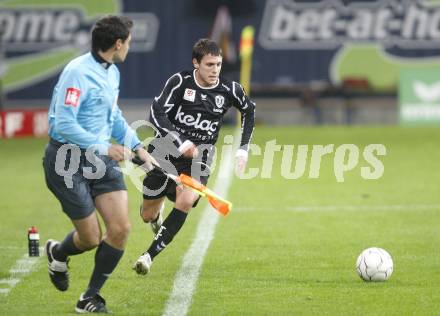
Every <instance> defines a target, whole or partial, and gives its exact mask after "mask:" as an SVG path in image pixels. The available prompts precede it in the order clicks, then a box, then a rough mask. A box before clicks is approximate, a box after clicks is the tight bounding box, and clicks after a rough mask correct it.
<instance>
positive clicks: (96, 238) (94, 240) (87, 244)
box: [79, 233, 101, 251]
mask: <svg viewBox="0 0 440 316" xmlns="http://www.w3.org/2000/svg"><path fill="white" fill-rule="evenodd" d="M79 241H80V243H81V249H83V250H86V251H87V250H92V249H94V248H96V247H98V245H99V243H100V242H101V234H100V233H96V234H88V235H85V236H79Z"/></svg>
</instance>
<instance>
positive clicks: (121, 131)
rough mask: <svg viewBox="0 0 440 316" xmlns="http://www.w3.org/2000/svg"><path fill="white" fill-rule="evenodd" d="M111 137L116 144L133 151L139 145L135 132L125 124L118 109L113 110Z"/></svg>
mask: <svg viewBox="0 0 440 316" xmlns="http://www.w3.org/2000/svg"><path fill="white" fill-rule="evenodd" d="M112 137H113V138H114V139H115V140H116V142H117V143H118V144H121V145H124V146H126V147H128V148H130V149H134V148H135V147H137V145H139V144H140V143H141V141H140V140H139V138H138V136H137V134H136V132H135V131H134V130H133V129H132V128H131V127H130V126H129V125H128V124H127V121H126V120H125V118H124V117H123V116H122V111H121V109H120V108H119V107H117V108H116V109H115V113H114V121H113V128H112Z"/></svg>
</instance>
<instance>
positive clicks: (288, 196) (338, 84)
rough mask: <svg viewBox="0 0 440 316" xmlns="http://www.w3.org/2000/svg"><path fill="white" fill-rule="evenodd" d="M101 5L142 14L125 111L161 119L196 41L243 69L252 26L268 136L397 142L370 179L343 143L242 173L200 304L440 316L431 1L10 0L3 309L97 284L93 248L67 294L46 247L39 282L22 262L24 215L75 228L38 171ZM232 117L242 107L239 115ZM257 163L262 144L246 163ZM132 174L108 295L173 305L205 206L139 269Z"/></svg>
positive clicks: (438, 61) (438, 35)
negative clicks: (369, 271) (364, 256)
mask: <svg viewBox="0 0 440 316" xmlns="http://www.w3.org/2000/svg"><path fill="white" fill-rule="evenodd" d="M104 14H124V15H128V16H130V17H132V18H133V19H134V20H135V28H134V30H133V41H132V47H131V52H130V54H129V56H128V59H127V61H126V62H125V63H124V64H122V65H119V68H120V70H121V78H122V79H121V87H120V88H121V93H120V101H119V105H120V107H121V109H122V110H123V112H124V114H125V116H126V118H127V120H128V121H129V122H132V121H134V120H137V119H146V118H147V117H148V107H149V105H150V102H151V100H152V98H153V97H154V96H155V95H157V94H159V93H160V90H161V88H162V87H163V84H164V83H165V81H166V80H167V78H168V77H169V76H170V75H171V74H173V73H175V72H177V71H180V70H183V69H191V68H192V64H191V48H192V45H193V43H194V42H195V41H196V40H197V39H198V38H201V37H211V38H213V39H215V40H217V41H218V42H219V44H220V45H221V47H222V48H223V53H224V63H223V71H222V74H223V75H224V76H226V77H229V78H230V79H234V80H240V78H243V76H246V74H244V73H243V72H241V68H242V66H243V65H242V64H243V62H242V60H241V59H240V47H241V44H249V41H247V40H243V39H242V38H241V34H242V31H243V29H244V28H245V27H246V26H252V27H253V28H254V32H255V37H254V41H253V43H254V48H253V55H252V59H251V60H252V63H251V67H250V68H251V74H250V82H249V83H244V84H245V85H246V87H247V89H248V90H250V94H251V96H252V98H253V99H254V100H255V101H256V103H257V117H256V118H257V124H258V127H257V129H256V132H255V138H254V141H255V143H256V144H258V145H260V146H261V147H264V145H265V144H267V141H268V140H271V139H276V140H277V143H278V144H281V145H291V144H294V145H295V146H296V145H297V144H307V145H312V144H323V145H326V144H356V145H357V146H359V147H361V148H363V146H365V145H368V144H372V143H376V144H384V145H385V146H386V148H387V155H386V156H384V157H382V158H383V162H384V165H385V173H384V176H383V177H382V178H381V179H378V180H377V181H366V180H364V179H362V178H361V177H360V176H359V175H360V173H359V167H360V165H359V166H358V167H357V168H356V169H354V170H352V171H351V173H349V174H348V175H347V177H346V178H347V181H346V182H345V183H336V180H335V177H334V170H333V158H332V156H331V155H330V156H327V157H325V158H323V162H322V165H321V173H320V177H319V179H311V177H309V178H307V175H305V176H304V177H302V178H301V179H297V180H296V181H292V180H288V179H286V178H284V177H282V176H280V175H279V170H278V169H279V166H280V164H281V156H280V155H279V153H277V154H276V155H275V158H274V160H273V166H274V170H275V172H274V173H273V175H272V177H271V178H270V179H264V178H263V177H258V178H256V179H254V180H252V181H247V182H246V183H241V182H240V181H239V180H238V179H234V181H233V182H232V187H231V189H230V194H229V195H230V199H231V200H232V201H233V202H234V203H235V208H234V210H233V211H232V212H231V215H230V216H229V217H228V218H227V219H226V220H221V221H220V222H219V226H218V228H217V233H216V238H215V239H214V240H213V244H212V246H211V248H209V251H208V254H207V257H206V260H205V264H206V267H205V268H204V269H203V270H202V273H201V275H200V280H199V282H200V283H199V284H200V285H199V286H198V288H197V292H196V294H195V296H194V298H193V303H192V305H191V309H190V314H195V315H219V314H222V315H238V314H244V315H274V314H280V315H281V314H282V315H287V314H295V315H307V314H310V315H365V314H367V313H368V314H370V315H402V314H403V315H405V314H419V315H434V314H436V313H437V314H439V309H438V304H439V302H440V294H439V293H440V287H439V284H440V276H439V274H438V267H439V266H440V254H439V252H438V244H439V243H440V231H439V229H438V224H439V223H440V213H439V211H440V197H439V195H438V183H439V181H440V173H439V172H438V171H439V167H438V161H439V159H440V152H439V149H438V137H439V136H440V130H439V129H438V124H439V122H440V1H436V0H424V1H405V0H401V1H346V0H335V1H289V0H266V1H258V0H240V1H234V0H211V1H206V0H167V1H136V0H78V1H67V0H34V1H31V0H0V38H1V41H0V76H1V85H0V87H1V93H0V96H1V98H0V138H1V139H0V161H1V164H0V175H1V176H2V180H3V183H2V184H1V186H2V187H1V191H0V192H1V198H0V209H1V212H2V217H3V219H2V222H1V223H0V234H1V242H0V250H1V251H2V255H1V256H0V314H5V315H6V314H28V313H29V312H31V311H32V313H33V314H41V315H43V314H51V313H53V314H59V313H66V312H70V311H72V308H73V306H72V304H73V302H75V301H76V299H77V294H78V293H79V291H80V290H81V289H82V287H84V285H85V284H86V282H87V277H88V273H89V271H88V270H87V268H84V267H88V266H91V262H92V260H93V256H92V255H89V256H88V257H86V258H88V259H86V260H88V261H86V264H85V265H83V266H80V262H81V261H80V260H78V261H75V260H73V262H72V275H74V278H75V280H76V283H74V284H73V285H72V287H73V288H72V291H69V292H68V293H66V294H60V293H56V291H55V290H53V289H52V288H51V289H50V290H49V289H46V288H47V287H49V286H50V284H49V283H48V280H47V275H46V270H45V262H43V260H40V261H39V265H37V268H35V269H36V271H37V272H36V273H33V274H31V275H30V276H26V278H27V279H26V280H28V281H30V282H20V283H19V284H18V285H17V282H16V283H14V282H15V281H14V280H16V274H14V273H12V272H11V271H12V270H13V268H11V267H15V266H16V264H17V262H18V261H17V260H19V259H20V258H21V257H22V255H23V253H25V252H26V242H27V241H26V238H25V237H26V236H25V233H26V229H27V227H28V226H31V225H37V226H38V227H39V228H40V230H41V235H42V241H44V240H45V239H47V238H49V237H52V236H53V237H55V238H61V236H63V234H64V233H65V232H66V231H67V230H68V229H69V228H70V227H71V226H70V223H69V222H68V220H67V218H65V217H63V215H62V214H61V212H59V210H58V209H59V205H58V204H57V202H56V200H55V199H54V198H53V197H52V196H51V195H50V192H49V191H48V190H47V189H46V187H45V185H44V179H43V175H42V171H41V168H40V163H41V160H40V159H41V155H42V152H43V149H44V145H45V143H46V132H47V109H48V106H49V99H50V97H51V93H52V89H53V86H54V84H55V83H56V81H57V76H58V74H59V73H60V71H61V70H62V68H63V66H64V65H65V64H66V63H67V62H68V61H69V60H70V59H71V58H73V57H74V56H77V55H80V54H82V53H83V52H86V51H88V50H89V43H88V34H89V31H90V27H91V26H92V24H93V22H94V21H95V20H96V19H97V18H98V17H100V16H102V15H104ZM247 66H248V69H249V65H247ZM235 120H236V115H235V113H229V116H228V122H230V123H231V125H234V124H235ZM323 125H324V126H323ZM372 125H374V127H373V126H372ZM231 131H232V128H231V129H228V130H227V132H231ZM281 151H283V149H281ZM262 160H263V159H262V156H257V155H251V159H250V166H251V167H252V166H253V167H255V166H261V164H262ZM361 164H362V163H361ZM364 165H365V164H364ZM277 172H278V173H277ZM129 185H130V188H129V194H130V207H131V210H133V211H132V214H131V217H132V222H133V233H132V235H131V237H130V238H131V239H130V241H129V245H128V248H127V252H126V255H125V256H124V258H123V261H122V262H121V266H120V267H119V268H118V269H117V271H116V275H115V277H114V278H112V282H114V283H113V285H112V286H111V287H110V286H109V287H108V288H106V290H105V291H106V292H105V293H104V294H109V296H108V297H109V298H108V300H109V304H111V305H110V308H111V309H113V310H115V312H117V313H120V314H161V313H162V312H163V308H164V306H165V304H166V302H167V299H168V297H169V294H170V291H171V289H172V284H173V278H174V275H175V272H176V271H177V270H178V269H179V266H180V263H181V258H182V257H183V255H184V253H185V251H186V249H187V248H188V245H189V241H191V240H192V238H194V231H195V229H196V225H197V223H198V220H199V219H200V217H201V215H200V213H201V210H200V211H196V212H194V214H192V216H191V217H190V219H189V221H188V222H187V223H188V224H186V226H185V227H184V229H183V230H182V233H181V235H179V238H176V240H175V242H173V246H172V247H171V246H170V248H169V249H167V251H166V252H164V254H163V257H160V258H159V259H158V260H157V261H158V263H157V264H156V266H155V267H154V269H155V270H154V273H153V274H152V275H151V278H150V276H149V277H148V281H145V279H141V278H137V277H135V276H133V275H132V274H131V271H129V267H130V265H131V263H132V262H133V260H134V259H136V258H137V256H138V254H139V251H140V249H143V248H144V247H145V235H146V233H145V227H144V225H143V224H141V223H140V220H139V218H138V215H137V211H135V210H137V209H138V203H139V200H140V196H139V193H138V192H137V191H136V190H135V188H133V187H132V184H130V183H129ZM23 192H24V193H23ZM202 205H205V203H203V204H202ZM198 209H200V207H199V208H198ZM54 214H56V215H54ZM148 233H149V232H148ZM217 235H218V236H219V237H217ZM147 237H148V238H150V237H152V236H150V235H148V236H147ZM188 240H189V241H188ZM371 246H380V247H383V248H385V249H387V250H388V251H389V252H390V253H391V254H392V256H393V258H394V259H395V264H396V270H395V273H394V275H393V277H392V278H391V280H390V281H389V282H386V284H379V285H378V284H375V285H374V284H373V285H369V286H366V285H365V284H364V283H362V282H361V281H360V279H358V277H357V276H356V273H355V269H354V262H355V259H356V257H357V255H358V254H359V253H360V252H361V250H362V249H364V248H367V247H371ZM86 256H87V255H86ZM219 258H221V260H219ZM177 259H178V260H177ZM87 264H89V265H87ZM19 277H20V278H24V277H25V276H20V275H19ZM17 278H18V277H17ZM20 278H18V280H20ZM78 280H80V281H78ZM11 284H12V285H11ZM127 284H129V285H130V290H127ZM14 287H15V288H14ZM12 288H14V290H13V291H11V292H9V291H10V290H11V289H12ZM35 289H45V290H44V291H36V290H35ZM2 293H3V294H7V293H10V294H9V296H1V294H2ZM133 293H136V295H133ZM139 293H141V294H139ZM151 293H154V295H150V294H151ZM54 297H55V298H56V303H54V304H53V305H52V306H50V310H49V311H48V310H47V302H48V301H51V302H52V300H53V298H54ZM23 298H26V300H23ZM106 298H107V296H106ZM117 302H118V303H121V304H120V305H119V306H117V307H116V306H114V305H116V303H117ZM127 302H128V303H127Z"/></svg>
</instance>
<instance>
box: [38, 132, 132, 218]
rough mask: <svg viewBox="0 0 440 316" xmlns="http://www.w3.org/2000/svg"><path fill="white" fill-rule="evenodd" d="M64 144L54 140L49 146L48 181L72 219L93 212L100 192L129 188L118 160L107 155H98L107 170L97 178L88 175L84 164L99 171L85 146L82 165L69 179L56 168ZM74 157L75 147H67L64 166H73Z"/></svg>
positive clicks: (46, 162) (46, 163)
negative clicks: (70, 148) (86, 151)
mask: <svg viewBox="0 0 440 316" xmlns="http://www.w3.org/2000/svg"><path fill="white" fill-rule="evenodd" d="M62 145H64V144H62V143H59V142H57V141H55V140H53V139H52V140H50V142H49V144H47V146H46V150H45V154H44V158H43V167H44V174H45V178H46V185H47V187H48V188H49V189H50V191H52V193H53V194H54V195H55V197H56V198H57V199H58V201H59V202H60V204H61V207H62V209H63V211H64V212H65V213H66V214H67V216H69V218H70V219H73V220H77V219H82V218H85V217H87V216H89V215H90V214H91V213H92V212H93V211H94V210H95V202H94V199H95V197H97V196H98V195H101V194H104V193H108V192H113V191H121V190H127V187H126V186H125V183H124V178H123V175H122V173H121V171H119V169H118V168H117V167H119V165H118V163H117V162H116V161H115V160H113V159H111V158H110V157H108V156H106V155H97V157H98V158H99V159H101V160H102V161H103V162H104V164H105V173H104V174H102V176H100V177H99V178H97V179H89V178H87V177H85V176H84V168H87V167H88V168H91V169H88V170H91V171H92V172H93V173H95V172H96V166H95V165H94V164H92V163H91V162H90V161H88V160H87V159H86V157H85V150H83V149H81V155H80V157H78V158H79V165H78V169H77V170H76V172H74V173H72V175H71V177H70V175H69V179H71V181H70V180H69V181H67V183H68V184H69V185H68V184H66V177H65V176H63V175H62V174H61V175H60V174H58V172H57V171H56V168H55V162H56V156H57V152H58V150H59V148H60V147H61V146H62ZM72 161H74V159H72V151H71V150H69V151H67V153H66V155H65V160H64V170H69V167H72V166H70V164H71V163H72Z"/></svg>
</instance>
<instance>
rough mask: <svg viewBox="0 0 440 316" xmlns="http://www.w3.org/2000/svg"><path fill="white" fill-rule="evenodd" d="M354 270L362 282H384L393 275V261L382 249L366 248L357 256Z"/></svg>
mask: <svg viewBox="0 0 440 316" xmlns="http://www.w3.org/2000/svg"><path fill="white" fill-rule="evenodd" d="M356 270H357V273H358V274H359V276H360V277H361V278H362V279H363V280H364V281H368V282H369V281H385V280H387V279H388V278H389V277H390V276H391V274H392V273H393V259H392V258H391V256H390V254H389V253H388V252H387V251H385V250H383V249H382V248H375V247H373V248H368V249H365V250H364V251H362V253H361V254H360V255H359V257H358V259H357V261H356Z"/></svg>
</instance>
